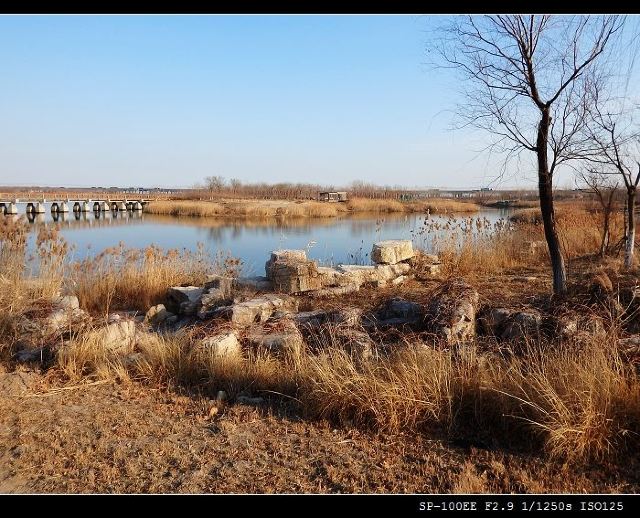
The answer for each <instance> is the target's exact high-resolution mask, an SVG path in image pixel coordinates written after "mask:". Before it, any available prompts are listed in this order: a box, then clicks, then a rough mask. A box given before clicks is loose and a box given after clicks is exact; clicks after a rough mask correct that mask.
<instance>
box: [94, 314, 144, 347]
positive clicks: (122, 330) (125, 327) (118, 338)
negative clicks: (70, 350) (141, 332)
mask: <svg viewBox="0 0 640 518" xmlns="http://www.w3.org/2000/svg"><path fill="white" fill-rule="evenodd" d="M89 339H91V340H95V341H96V342H97V343H99V344H100V345H101V346H102V347H103V348H105V349H108V350H109V351H111V352H114V353H118V354H129V353H132V352H133V348H134V346H135V340H136V323H135V322H134V321H133V320H120V321H118V322H114V323H113V324H108V325H106V326H104V327H101V328H98V329H95V330H94V331H91V332H90V333H89Z"/></svg>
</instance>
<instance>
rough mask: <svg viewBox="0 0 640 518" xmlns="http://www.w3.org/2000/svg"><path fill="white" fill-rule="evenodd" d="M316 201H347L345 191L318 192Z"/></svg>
mask: <svg viewBox="0 0 640 518" xmlns="http://www.w3.org/2000/svg"><path fill="white" fill-rule="evenodd" d="M318 201H347V193H346V191H333V192H332V191H327V192H319V193H318Z"/></svg>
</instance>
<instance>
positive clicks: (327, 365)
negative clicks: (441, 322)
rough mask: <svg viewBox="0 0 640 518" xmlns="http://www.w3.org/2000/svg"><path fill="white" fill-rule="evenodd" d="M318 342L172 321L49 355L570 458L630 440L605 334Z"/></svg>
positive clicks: (621, 386) (635, 390)
mask: <svg viewBox="0 0 640 518" xmlns="http://www.w3.org/2000/svg"><path fill="white" fill-rule="evenodd" d="M318 340H319V342H322V340H325V339H324V338H318ZM330 341H331V344H332V345H327V347H326V348H324V349H321V350H320V352H319V353H317V354H316V353H311V352H308V351H307V352H305V353H304V354H303V355H302V356H301V357H299V358H298V359H297V360H296V361H294V362H291V361H289V362H288V363H286V364H283V360H281V359H278V358H277V357H272V356H270V355H269V354H266V353H260V354H258V353H256V352H253V351H245V353H244V356H243V357H232V358H225V357H222V358H221V357H218V356H214V355H211V354H210V353H209V352H207V350H206V349H203V348H199V347H198V346H197V340H195V339H194V337H193V336H191V335H189V334H188V333H184V332H183V333H177V334H169V335H149V336H147V337H146V338H145V339H144V340H141V341H139V345H138V350H137V353H136V354H135V355H134V356H133V357H130V358H129V359H123V357H121V356H117V355H115V354H113V353H109V352H108V351H105V350H104V349H101V344H99V343H95V342H91V341H90V340H89V341H88V340H87V339H85V338H82V337H79V338H76V339H75V340H73V341H72V342H71V344H69V346H67V347H65V348H64V349H63V350H61V352H60V354H59V356H58V364H59V366H60V367H61V369H62V370H63V372H64V373H66V374H67V375H68V376H70V377H71V378H73V379H77V378H79V377H82V376H87V375H91V376H95V377H98V378H114V377H117V378H119V379H121V380H131V379H135V380H141V381H146V382H153V383H157V382H160V383H164V384H166V383H169V384H185V383H186V384H189V385H194V384H195V385H197V386H199V387H200V388H201V389H208V390H209V391H210V392H211V393H212V394H215V393H217V391H218V390H225V391H227V392H228V394H229V395H230V396H231V398H233V397H234V396H235V395H236V394H238V393H240V392H243V391H250V392H252V393H254V394H256V395H261V396H273V395H274V394H275V395H277V396H278V397H284V398H286V399H287V400H289V401H296V402H297V403H298V405H299V407H300V409H301V410H302V411H303V413H304V414H305V415H307V416H308V417H311V418H314V419H315V418H319V419H328V420H331V421H334V422H337V423H341V424H343V425H347V426H357V427H361V428H364V429H370V430H376V431H382V432H391V433H394V432H400V431H403V432H407V431H413V432H417V433H437V434H445V435H449V436H454V437H466V438H468V439H476V440H490V439H491V440H497V441H498V442H499V443H502V444H504V445H510V446H520V447H527V446H528V447H533V448H534V449H535V448H537V447H538V446H541V447H542V448H544V450H545V451H547V452H548V453H549V454H550V455H552V456H557V457H561V458H565V459H572V460H576V461H589V460H601V459H604V458H607V457H610V458H613V457H615V456H616V455H618V454H620V453H622V452H624V451H627V450H628V449H629V448H634V447H637V445H638V442H639V441H638V437H639V436H638V430H640V381H639V380H638V377H637V376H636V374H635V372H634V371H633V368H632V367H631V366H630V365H628V364H625V363H624V362H623V361H622V360H621V358H620V357H619V355H618V353H617V351H616V350H615V349H614V348H613V347H612V346H611V343H612V340H611V339H610V338H609V337H605V338H603V337H599V338H595V337H594V338H592V339H591V341H589V342H587V343H583V344H580V345H581V347H575V346H574V347H572V348H571V349H569V348H567V347H563V346H560V345H557V344H554V345H553V347H548V346H544V345H543V344H530V345H529V350H528V351H527V354H526V355H525V356H523V357H518V356H513V355H503V356H499V355H497V354H489V353H483V352H481V351H480V350H478V349H477V348H476V347H474V346H469V347H465V348H462V349H458V350H455V351H451V350H447V349H438V348H433V347H430V346H427V345H426V344H423V343H421V342H420V341H419V340H418V339H417V338H416V337H414V338H411V337H409V339H408V340H407V345H406V346H404V347H398V348H396V350H395V351H394V352H392V353H388V354H382V355H380V356H378V357H377V358H376V359H370V360H363V359H362V358H356V357H354V356H352V355H351V354H349V353H348V352H346V351H347V349H345V347H343V346H341V345H340V339H339V338H337V337H335V336H334V337H332V338H331V340H330Z"/></svg>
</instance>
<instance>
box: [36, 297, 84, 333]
mask: <svg viewBox="0 0 640 518" xmlns="http://www.w3.org/2000/svg"><path fill="white" fill-rule="evenodd" d="M74 298H75V297H74ZM76 301H77V299H76ZM88 320H89V315H87V313H85V311H83V310H82V309H80V308H78V307H73V305H65V306H63V307H58V308H57V309H54V310H53V311H52V312H51V313H49V315H47V316H46V317H45V318H44V320H43V322H42V324H43V325H42V327H41V328H40V331H41V332H44V333H45V334H46V333H58V332H63V331H67V330H69V328H71V327H74V326H77V325H79V324H82V323H83V322H85V321H88Z"/></svg>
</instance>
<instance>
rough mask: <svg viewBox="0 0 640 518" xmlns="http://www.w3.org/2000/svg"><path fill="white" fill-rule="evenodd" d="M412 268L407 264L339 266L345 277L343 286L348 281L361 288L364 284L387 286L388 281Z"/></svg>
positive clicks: (339, 270)
mask: <svg viewBox="0 0 640 518" xmlns="http://www.w3.org/2000/svg"><path fill="white" fill-rule="evenodd" d="M410 269H411V266H410V265H409V264H406V263H400V264H393V265H391V264H377V265H374V266H362V265H357V264H342V265H340V266H338V272H340V273H341V274H342V275H343V285H347V284H344V283H345V282H346V281H349V282H350V283H352V284H356V285H358V286H361V285H363V284H373V285H375V286H380V285H385V284H386V283H387V281H393V280H394V279H396V278H398V277H400V276H402V275H404V274H406V273H408V272H409V270H410Z"/></svg>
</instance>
